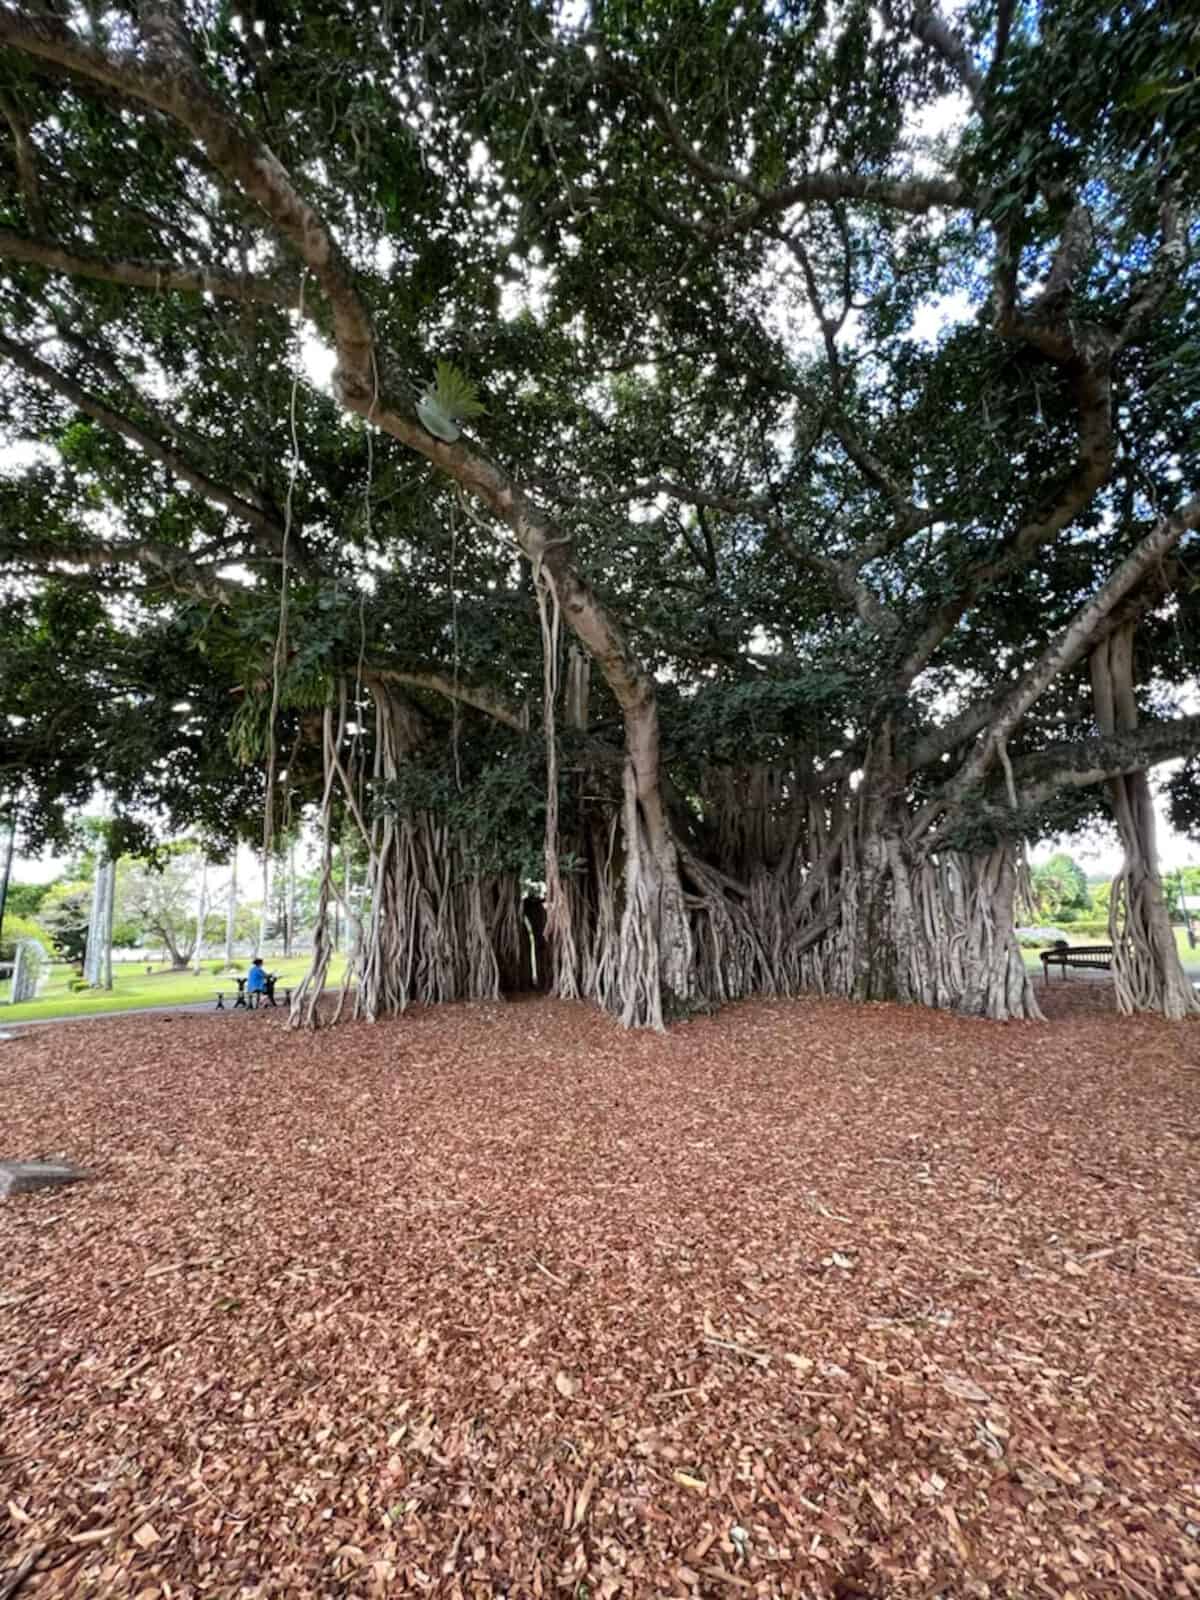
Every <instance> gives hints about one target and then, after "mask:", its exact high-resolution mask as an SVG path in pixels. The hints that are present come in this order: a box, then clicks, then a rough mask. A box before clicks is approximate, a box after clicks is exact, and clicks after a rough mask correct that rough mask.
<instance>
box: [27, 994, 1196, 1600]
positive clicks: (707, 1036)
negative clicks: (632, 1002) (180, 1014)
mask: <svg viewBox="0 0 1200 1600" xmlns="http://www.w3.org/2000/svg"><path fill="white" fill-rule="evenodd" d="M1050 987H1051V989H1052V990H1053V989H1055V988H1058V987H1059V986H1057V985H1051V986H1050ZM1061 989H1062V991H1063V992H1062V994H1061V995H1060V996H1059V995H1053V994H1052V995H1051V998H1050V1002H1049V1004H1050V1007H1051V1009H1052V1011H1053V1014H1054V1017H1055V1018H1056V1019H1057V1020H1051V1021H1050V1022H1048V1023H1047V1024H1045V1025H1014V1026H1008V1027H1002V1026H997V1025H994V1024H988V1023H975V1022H968V1021H963V1020H958V1019H955V1018H950V1017H945V1016H939V1015H935V1014H932V1013H929V1012H922V1011H919V1010H902V1009H899V1008H896V1007H892V1006H869V1007H852V1006H849V1005H845V1004H839V1003H822V1002H818V1001H812V1002H796V1003H767V1002H760V1003H754V1004H747V1005H742V1006H737V1007H732V1008H730V1009H728V1010H726V1011H725V1012H723V1013H722V1014H721V1015H719V1016H717V1017H714V1018H711V1019H706V1020H701V1021H697V1022H694V1023H691V1024H689V1025H687V1026H681V1027H678V1028H676V1029H675V1030H674V1031H673V1032H672V1033H671V1034H670V1035H669V1036H667V1037H665V1038H661V1037H651V1036H646V1035H630V1034H625V1033H622V1032H621V1031H620V1030H619V1029H618V1028H617V1027H616V1026H614V1025H613V1023H612V1022H611V1021H609V1020H608V1019H607V1018H605V1017H603V1016H601V1015H599V1014H597V1013H595V1012H593V1011H589V1010H587V1009H585V1008H583V1007H578V1006H569V1005H565V1004H558V1003H553V1002H545V1001H538V1002H521V1003H513V1004H510V1005H507V1006H478V1007H466V1006H463V1007H452V1008H446V1009H443V1010H441V1011H438V1012H436V1013H435V1012H426V1013H424V1014H417V1015H413V1016H410V1017H408V1018H406V1019H403V1020H400V1021H396V1022H389V1023H387V1024H382V1025H379V1026H377V1027H374V1028H372V1027H368V1026H360V1025H349V1026H343V1027H342V1028H340V1029H339V1030H337V1031H336V1032H326V1033H321V1034H318V1035H316V1036H312V1035H300V1036H297V1035H293V1034H290V1033H289V1032H288V1031H287V1029H286V1027H285V1026H284V1024H283V1019H282V1017H272V1016H262V1015H254V1016H250V1017H246V1016H243V1015H241V1014H234V1015H229V1014H225V1015H220V1016H189V1017H186V1018H177V1019H173V1020H172V1019H167V1018H163V1017H158V1016H156V1017H147V1018H141V1019H123V1020H121V1021H119V1022H96V1023H94V1024H91V1025H89V1026H88V1027H86V1028H83V1027H73V1028H66V1027H62V1028H57V1027H48V1028H44V1029H39V1030H31V1031H30V1033H29V1034H28V1035H27V1036H25V1037H24V1038H22V1039H19V1040H17V1041H15V1042H11V1043H6V1044H0V1147H2V1148H0V1156H10V1157H20V1158H31V1157H38V1156H60V1155H61V1156H66V1157H68V1158H69V1159H71V1160H74V1161H77V1162H79V1163H81V1164H83V1165H84V1166H86V1167H88V1168H89V1169H90V1170H91V1172H92V1173H93V1175H94V1176H93V1179H92V1181H91V1182H89V1183H86V1184H83V1185H80V1186H78V1187H76V1188H73V1189H70V1190H58V1191H55V1192H52V1193H43V1194H40V1195H36V1196H29V1197H21V1198H19V1199H12V1200H9V1201H8V1202H5V1203H4V1204H3V1205H0V1596H3V1597H6V1600H10V1597H11V1596H13V1595H15V1594H16V1593H17V1592H18V1591H19V1592H20V1594H21V1596H22V1597H24V1596H25V1595H27V1594H28V1595H33V1594H38V1595H43V1594H55V1595H59V1594H66V1595H72V1596H76V1595H77V1596H92V1595H96V1596H105V1597H107V1596H125V1595H130V1596H139V1597H141V1600H159V1597H162V1600H167V1597H170V1600H176V1597H179V1600H182V1597H193V1596H195V1597H200V1596H204V1597H206V1600H209V1597H225V1596H230V1597H233V1596H237V1597H258V1596H264V1597H265V1596H287V1597H289V1600H305V1597H310V1596H311V1597H317V1596H320V1597H326V1596H329V1597H332V1596H376V1595H380V1596H382V1595H422V1594H427V1595H437V1596H463V1597H466V1596H470V1597H477V1596H478V1597H483V1596H488V1597H492V1596H510V1597H512V1600H517V1597H521V1600H524V1597H526V1596H535V1597H536V1596H553V1597H559V1596H564V1595H566V1596H571V1597H573V1600H585V1597H588V1600H596V1597H600V1596H603V1597H612V1596H622V1597H643V1596H645V1597H658V1596H664V1597H665V1596H678V1597H680V1600H685V1597H697V1596H712V1597H721V1600H730V1597H736V1596H737V1595H738V1594H744V1595H759V1596H814V1597H816V1596H837V1597H840V1600H852V1597H856V1596H880V1597H890V1596H905V1597H908V1596H922V1597H924V1596H928V1597H933V1596H941V1597H945V1600H960V1597H979V1600H983V1597H988V1596H1014V1597H1015V1596H1021V1597H1026V1596H1041V1595H1046V1596H1054V1597H1056V1600H1066V1597H1070V1596H1118V1595H1119V1596H1134V1597H1140V1600H1161V1597H1164V1596H1175V1595H1178V1596H1188V1595H1196V1594H1200V1543H1198V1540H1200V1395H1198V1392H1197V1384H1198V1381H1200V1319H1198V1312H1200V1269H1198V1265H1197V1260H1198V1256H1197V1223H1198V1221H1200V1170H1198V1168H1197V1161H1196V1157H1197V1154H1198V1153H1200V1152H1198V1141H1200V1118H1198V1116H1197V1112H1198V1110H1200V1070H1197V1069H1198V1068H1200V1027H1197V1026H1192V1025H1184V1026H1182V1027H1171V1026H1169V1025H1167V1024H1164V1023H1159V1022H1155V1021H1152V1020H1141V1019H1139V1020H1127V1019H1122V1018H1119V1017H1117V1016H1116V1015H1115V1014H1114V1013H1113V1012H1112V1011H1111V1010H1108V1009H1106V1008H1105V1007H1104V1006H1103V1004H1102V997H1101V995H1100V992H1099V991H1098V990H1097V991H1089V990H1087V989H1086V988H1085V986H1083V985H1078V986H1076V985H1071V984H1065V985H1062V986H1061ZM5 1504H7V1510H4V1509H3V1508H4V1506H5Z"/></svg>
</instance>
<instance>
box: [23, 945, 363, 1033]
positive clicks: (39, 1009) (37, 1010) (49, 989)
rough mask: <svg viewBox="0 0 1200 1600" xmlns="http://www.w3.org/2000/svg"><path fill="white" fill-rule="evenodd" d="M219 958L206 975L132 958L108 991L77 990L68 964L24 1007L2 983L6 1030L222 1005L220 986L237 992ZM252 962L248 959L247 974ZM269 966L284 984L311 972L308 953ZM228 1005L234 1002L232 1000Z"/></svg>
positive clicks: (332, 972)
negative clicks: (216, 969) (58, 1020)
mask: <svg viewBox="0 0 1200 1600" xmlns="http://www.w3.org/2000/svg"><path fill="white" fill-rule="evenodd" d="M214 964H215V963H214V962H213V961H211V960H209V961H205V962H204V963H203V964H202V967H201V972H200V976H199V977H196V976H195V975H194V974H193V973H191V972H172V971H171V969H170V968H169V967H155V968H154V969H153V970H152V971H151V972H147V971H146V967H145V963H144V962H127V963H124V964H122V965H119V966H115V967H114V968H113V986H112V989H111V991H110V990H107V989H84V990H81V991H80V992H79V993H78V994H72V992H71V991H70V989H69V988H68V987H67V986H68V984H69V983H70V981H71V979H72V978H74V977H75V969H74V968H73V967H69V966H66V965H65V964H62V963H56V964H55V966H54V967H52V968H51V971H50V978H49V981H48V982H47V983H46V985H45V987H44V988H43V989H42V991H41V993H40V994H39V995H38V997H37V999H36V1000H28V1001H26V1002H25V1003H24V1005H19V1006H12V1005H9V1004H7V1001H8V995H9V984H8V982H7V981H5V983H4V984H3V985H0V1028H2V1027H4V1025H5V1024H6V1023H10V1022H37V1021H39V1020H43V1019H45V1018H48V1017H83V1016H96V1015H101V1014H102V1013H103V1012H105V1011H132V1010H135V1009H137V1008H139V1007H141V1006H174V1005H187V1004H189V1003H194V1002H195V1001H197V1000H207V1001H209V1002H211V1003H212V1004H213V1005H215V1004H216V999H217V990H218V989H224V990H225V992H226V993H227V994H232V993H235V992H236V989H237V985H236V983H235V982H234V980H233V979H232V978H217V977H214V975H213V972H212V968H213V966H214ZM247 966H248V963H247V962H243V963H242V970H243V974H244V972H245V969H246V967H247ZM344 968H345V957H344V956H340V955H339V956H335V957H334V959H333V961H332V963H331V964H330V968H329V979H328V981H329V982H330V983H331V984H337V983H340V982H341V978H342V972H343V970H344ZM267 969H268V971H271V972H278V973H279V974H280V978H281V981H282V983H284V984H288V983H293V984H294V983H298V982H299V980H300V979H301V978H302V977H303V975H304V973H305V972H307V970H308V957H307V956H294V957H292V959H291V960H289V961H283V960H271V961H268V962H267ZM225 1003H226V1005H228V1004H229V1003H230V1002H229V1001H228V1000H226V1002H225Z"/></svg>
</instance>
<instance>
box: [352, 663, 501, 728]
mask: <svg viewBox="0 0 1200 1600" xmlns="http://www.w3.org/2000/svg"><path fill="white" fill-rule="evenodd" d="M362 676H363V682H364V683H367V684H371V683H375V682H378V683H398V684H401V685H403V686H404V687H405V688H406V689H427V690H428V691H429V692H430V693H431V694H438V695H441V696H442V697H443V698H444V699H446V700H457V701H458V702H459V703H460V704H461V705H464V706H472V707H474V709H475V710H476V711H482V712H483V713H484V715H485V716H488V717H491V719H492V721H493V722H500V723H503V724H504V726H505V727H506V728H512V729H514V730H515V731H516V732H517V733H528V732H529V709H528V707H527V706H521V707H520V708H517V707H515V706H512V705H510V704H509V703H508V701H506V700H505V699H504V697H503V695H501V694H498V693H497V691H496V690H494V689H489V688H487V687H486V686H485V685H483V684H470V683H463V682H462V681H461V680H460V679H458V678H452V677H449V676H447V674H446V673H444V672H401V671H399V670H398V669H396V668H394V667H377V666H369V667H366V668H365V669H364V671H363V675H362Z"/></svg>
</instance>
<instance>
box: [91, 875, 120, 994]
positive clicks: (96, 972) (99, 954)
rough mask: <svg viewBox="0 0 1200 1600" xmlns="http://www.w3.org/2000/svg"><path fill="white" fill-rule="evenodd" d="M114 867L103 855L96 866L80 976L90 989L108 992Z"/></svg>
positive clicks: (109, 985)
mask: <svg viewBox="0 0 1200 1600" xmlns="http://www.w3.org/2000/svg"><path fill="white" fill-rule="evenodd" d="M115 876H116V863H115V862H114V861H110V860H109V859H108V857H107V855H105V856H102V857H101V858H100V860H99V861H98V862H97V863H96V876H95V880H94V882H93V884H92V911H91V917H90V919H89V921H88V936H87V945H86V947H85V951H84V957H83V975H84V977H85V978H86V979H87V981H88V982H89V983H90V984H91V985H92V987H93V988H94V989H111V988H112V928H113V898H114V892H113V891H114V881H115Z"/></svg>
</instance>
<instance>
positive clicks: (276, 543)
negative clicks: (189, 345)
mask: <svg viewBox="0 0 1200 1600" xmlns="http://www.w3.org/2000/svg"><path fill="white" fill-rule="evenodd" d="M0 357H3V358H4V359H5V360H7V361H9V362H11V363H12V365H13V366H14V367H16V368H17V369H18V370H19V371H21V372H24V373H25V374H26V375H27V376H29V377H31V378H35V379H37V381H38V382H39V383H43V384H45V385H46V386H47V388H50V389H53V390H54V391H55V392H56V393H58V394H60V395H62V397H63V399H64V400H69V401H70V402H71V404H72V405H73V406H76V407H78V409H79V410H80V411H82V412H83V413H84V415H85V416H89V417H91V418H92V419H93V420H94V421H96V422H99V423H100V424H101V426H103V427H105V428H108V429H109V430H110V432H112V433H115V434H118V435H119V436H120V437H121V438H123V439H128V440H129V442H130V443H131V444H134V445H136V446H137V447H138V449H139V450H141V451H143V453H144V454H145V455H147V456H148V457H149V458H150V459H151V460H152V461H157V462H158V463H159V464H160V465H161V466H164V467H166V468H167V469H168V470H169V471H170V472H171V473H173V474H174V475H175V477H177V478H179V479H180V480H181V481H182V482H184V483H186V484H187V485H188V487H189V488H191V489H194V490H195V491H196V493H197V494H199V495H202V496H203V497H204V498H205V499H206V500H209V501H211V502H212V503H213V504H214V505H219V506H222V507H224V509H225V510H226V511H229V512H231V513H232V514H233V515H234V516H235V517H237V518H238V520H239V521H241V522H243V523H245V524H246V526H247V527H248V528H249V529H250V530H251V532H252V533H253V534H254V535H256V536H257V539H258V542H259V544H260V547H261V548H262V549H263V550H264V551H265V553H267V554H269V555H271V556H272V557H274V556H277V555H278V554H279V550H280V547H281V544H282V539H283V528H282V526H281V525H280V523H279V522H278V520H277V519H276V518H275V517H274V516H273V515H271V514H270V513H269V512H268V511H266V510H264V508H263V504H262V501H261V498H259V497H257V496H256V497H255V498H254V499H251V498H249V497H247V496H246V495H244V494H239V493H238V492H237V491H236V490H234V489H231V488H230V487H229V486H228V485H227V484H223V483H220V482H218V481H217V480H216V479H215V478H213V477H211V476H210V475H209V474H208V473H207V472H205V471H203V470H202V469H201V468H200V467H198V466H197V465H196V464H195V462H193V461H192V460H190V459H189V458H188V457H187V456H185V455H184V454H183V453H182V451H180V450H179V449H177V448H175V447H174V446H172V445H169V444H167V443H165V442H164V440H163V439H161V438H159V437H157V436H156V435H155V434H153V433H151V432H150V431H149V430H148V429H147V428H144V427H142V426H141V424H139V423H137V422H135V421H134V420H133V418H132V417H129V416H126V415H125V413H124V412H120V411H116V410H114V409H113V408H112V407H111V406H110V405H107V404H106V403H105V402H104V401H103V400H101V399H99V398H98V397H97V396H96V395H94V394H92V393H91V392H90V391H89V390H87V389H85V388H83V386H82V385H81V384H79V383H76V382H75V380H74V379H73V378H71V377H68V376H67V374H66V373H64V372H60V371H59V370H58V369H57V368H56V367H54V366H51V364H50V363H49V362H48V361H43V360H42V358H41V357H40V356H38V355H35V354H34V352H33V351H32V350H30V349H28V348H27V347H26V346H25V345H23V344H20V343H19V342H18V341H17V340H15V339H10V338H9V337H8V335H7V334H4V333H0Z"/></svg>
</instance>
